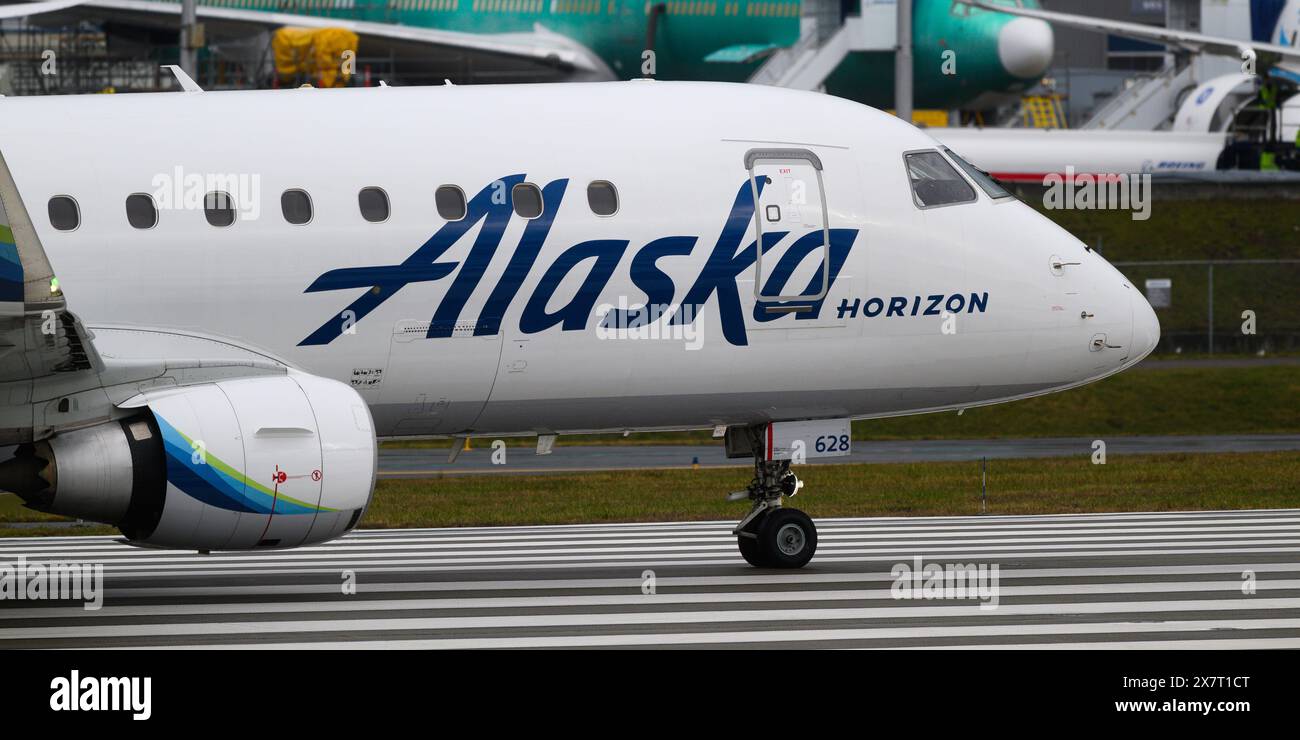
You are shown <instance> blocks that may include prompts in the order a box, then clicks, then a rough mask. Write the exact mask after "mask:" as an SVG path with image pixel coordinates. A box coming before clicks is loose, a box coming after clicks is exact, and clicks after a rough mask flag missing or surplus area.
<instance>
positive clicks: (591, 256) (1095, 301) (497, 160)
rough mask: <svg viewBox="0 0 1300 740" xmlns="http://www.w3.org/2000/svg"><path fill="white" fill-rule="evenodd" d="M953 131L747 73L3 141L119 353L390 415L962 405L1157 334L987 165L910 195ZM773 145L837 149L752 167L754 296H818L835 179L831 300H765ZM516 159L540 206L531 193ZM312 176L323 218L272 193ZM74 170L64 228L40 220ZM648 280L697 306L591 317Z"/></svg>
mask: <svg viewBox="0 0 1300 740" xmlns="http://www.w3.org/2000/svg"><path fill="white" fill-rule="evenodd" d="M938 148H939V147H938V145H937V144H936V143H935V141H934V140H933V139H931V138H930V137H929V136H927V135H926V134H924V133H923V132H921V131H919V130H917V129H915V128H913V127H912V126H910V125H906V124H904V123H902V122H900V121H898V120H896V119H894V118H893V117H891V116H889V115H886V114H883V113H881V112H879V111H876V110H873V109H870V108H866V107H864V106H860V105H857V104H854V103H850V102H846V101H844V100H841V99H837V98H834V97H830V96H824V95H817V94H810V93H799V92H791V91H785V90H778V89H773V88H766V87H758V86H741V85H719V84H696V83H659V82H628V83H598V84H571V85H569V84H566V85H537V86H483V87H443V88H380V89H344V90H311V89H303V90H289V91H261V92H229V93H188V94H187V93H172V94H152V95H129V96H113V95H102V96H80V97H62V98H47V99H13V98H9V99H4V100H0V152H3V155H4V158H5V161H6V163H7V165H8V167H9V169H10V170H11V172H12V176H13V179H14V181H15V182H16V184H17V186H18V190H19V192H20V193H21V195H22V198H23V201H24V202H25V203H26V204H27V207H28V210H29V211H30V212H31V214H32V218H33V221H34V222H35V226H36V231H37V233H38V235H39V237H40V240H41V242H42V244H43V245H44V248H45V251H46V252H47V254H48V256H49V260H50V263H51V265H52V267H53V270H54V272H55V274H56V275H57V277H58V279H59V281H60V284H61V286H62V289H63V291H64V293H65V294H66V295H67V296H68V301H69V308H70V309H71V310H72V311H74V312H76V314H77V315H78V316H80V317H81V319H82V321H83V322H84V323H85V324H86V325H87V326H88V327H90V328H91V329H92V330H95V329H96V328H99V329H100V331H97V332H96V335H97V338H96V344H97V346H99V349H100V351H101V352H102V353H104V354H106V355H114V354H119V353H120V354H134V355H140V354H144V355H148V354H149V353H150V352H151V351H155V352H156V353H157V354H163V353H175V352H177V351H183V340H181V339H177V338H176V337H177V336H180V335H191V334H200V335H205V336H211V337H216V338H219V339H222V340H224V341H227V342H229V343H230V344H234V345H238V346H241V347H246V348H248V349H251V350H253V351H254V352H256V353H259V354H264V355H266V356H269V357H273V358H276V359H279V360H282V361H284V362H286V363H289V364H292V365H294V366H296V367H298V368H301V369H303V370H305V371H307V372H310V373H314V374H318V375H322V376H325V377H329V378H334V379H338V380H341V381H343V382H345V383H349V384H351V385H352V386H353V387H354V388H355V389H356V390H357V391H358V393H360V395H361V396H362V398H363V399H364V400H365V402H366V403H367V404H368V405H369V407H370V409H371V412H372V414H373V417H374V420H375V429H376V432H377V433H378V435H379V436H383V437H390V436H403V435H454V434H471V433H472V434H476V435H479V434H482V435H488V434H491V435H508V434H531V433H566V432H589V431H619V430H629V429H630V430H649V429H682V428H701V427H710V426H715V425H722V424H743V423H759V422H764V421H771V420H792V419H814V418H838V417H846V416H847V417H853V418H868V417H883V416H893V415H903V414H910V413H918V412H927V411H936V410H944V409H960V408H966V407H970V406H977V405H982V404H989V403H996V402H999V401H1005V400H1010V399H1015V398H1021V397H1026V396H1030V395H1036V394H1041V393H1046V392H1051V391H1054V390H1060V389H1063V388H1067V387H1071V386H1075V385H1078V384H1082V383H1086V382H1089V381H1092V380H1095V379H1098V378H1100V377H1103V376H1105V375H1108V374H1111V373H1114V372H1116V371H1118V370H1121V369H1123V368H1125V367H1128V366H1130V365H1132V364H1134V363H1136V362H1137V361H1138V360H1139V359H1141V358H1142V357H1143V356H1145V355H1146V354H1147V353H1148V352H1149V351H1150V350H1151V349H1152V348H1153V347H1154V345H1155V343H1156V341H1157V339H1158V336H1159V328H1158V324H1157V322H1156V319H1155V316H1154V313H1153V312H1152V310H1151V308H1150V306H1149V305H1148V304H1147V302H1146V301H1145V300H1144V298H1143V297H1142V295H1141V294H1140V293H1139V292H1138V291H1137V290H1136V289H1134V287H1133V286H1132V285H1131V284H1130V283H1129V282H1128V281H1127V280H1126V279H1125V278H1124V276H1123V275H1121V274H1120V273H1119V272H1118V271H1116V270H1115V269H1114V268H1113V267H1111V266H1110V265H1109V264H1108V263H1107V262H1106V261H1105V260H1104V259H1102V257H1100V256H1099V255H1097V254H1096V253H1095V252H1092V251H1090V250H1088V249H1087V248H1086V246H1085V245H1084V244H1083V243H1081V242H1080V241H1079V240H1078V239H1076V238H1074V237H1073V236H1071V235H1070V234H1068V233H1067V232H1065V231H1063V230H1062V229H1060V228H1059V227H1057V226H1056V225H1054V224H1053V223H1051V222H1050V221H1049V220H1047V219H1046V218H1045V217H1043V216H1042V215H1040V214H1038V213H1037V212H1035V211H1034V210H1032V209H1031V208H1029V207H1027V206H1025V205H1024V204H1022V203H1020V202H1018V201H1015V200H1014V199H1001V200H994V199H992V198H990V197H988V195H987V194H986V193H985V192H984V191H982V190H981V189H980V188H978V187H976V185H975V183H973V182H972V183H971V188H972V189H973V190H974V191H975V192H976V193H977V196H978V197H977V199H976V200H974V201H972V202H965V203H958V204H954V205H947V206H942V207H934V208H921V207H919V206H918V205H917V201H916V200H915V199H914V196H913V191H912V188H911V186H910V184H909V177H908V171H907V167H906V165H905V162H904V153H906V152H913V151H918V150H936V149H938ZM756 151H757V152H760V157H761V156H762V155H761V153H762V152H767V153H768V154H769V155H770V156H773V157H775V156H776V155H774V154H772V153H773V152H781V151H796V152H801V153H804V154H801V155H800V156H804V155H806V154H807V153H811V154H813V155H814V156H815V158H816V160H818V162H819V163H820V165H821V170H820V172H819V173H818V172H814V170H813V169H807V170H806V171H802V172H795V173H789V172H786V171H785V170H783V169H782V166H781V165H780V164H779V163H778V164H776V165H765V164H763V163H762V161H760V162H759V164H757V165H756V166H757V167H759V168H763V167H776V169H770V170H768V171H770V172H773V173H776V174H777V176H776V178H775V182H774V184H768V185H767V188H768V190H766V191H764V192H765V193H766V195H764V193H759V208H758V209H757V210H758V211H759V213H758V216H757V217H758V218H760V219H766V220H765V221H764V222H763V233H764V234H765V237H764V239H765V243H767V242H768V241H770V242H771V244H770V245H769V250H768V251H766V252H765V253H764V254H763V258H762V270H763V275H762V282H763V284H764V285H765V286H768V287H772V288H773V290H771V291H765V293H767V294H769V295H779V294H780V295H815V294H816V293H818V292H819V291H817V290H816V288H817V287H820V285H819V284H818V283H817V281H816V280H815V279H814V276H815V275H817V274H818V270H820V269H822V268H821V264H822V262H821V260H822V252H821V251H820V248H818V247H816V246H814V247H813V248H812V249H811V251H809V252H808V256H807V258H805V259H797V258H796V256H792V257H791V258H790V260H789V261H788V262H782V256H783V255H785V254H793V253H791V252H790V248H791V246H792V245H795V244H796V243H801V244H803V245H809V244H813V243H814V242H815V244H820V243H821V241H820V240H821V238H822V236H821V235H822V234H823V224H822V223H821V218H822V216H821V214H820V213H818V211H819V210H820V209H819V206H820V204H821V203H822V202H824V205H825V209H824V212H825V217H826V219H827V221H828V223H825V224H824V226H825V227H826V228H827V230H828V231H829V234H830V237H831V248H830V260H829V263H830V268H831V274H832V277H833V281H832V283H831V285H830V287H829V291H828V294H827V295H826V296H825V298H824V299H823V300H820V301H805V303H807V304H809V305H813V306H814V310H813V311H807V312H803V313H778V312H769V311H768V310H767V308H766V304H764V306H759V307H758V310H757V311H756V299H755V295H754V292H755V290H754V285H755V265H754V264H753V263H754V260H753V256H754V254H753V252H754V250H753V249H752V246H751V245H752V244H753V243H754V242H755V239H756V236H755V223H754V219H755V214H754V210H755V208H754V206H753V196H754V193H755V188H754V186H753V185H752V184H751V180H750V170H749V169H748V168H747V166H746V155H747V154H749V153H751V152H756ZM778 158H779V157H778ZM796 169H798V167H796ZM217 174H219V175H235V176H236V181H238V182H242V183H244V185H243V186H242V187H244V188H245V191H244V192H242V193H240V194H239V196H238V197H237V198H236V200H239V199H241V198H247V197H249V196H255V200H253V201H249V202H250V203H252V207H251V209H250V210H248V211H246V212H243V213H241V214H240V215H241V217H240V218H238V219H236V221H235V222H234V223H233V224H232V225H230V226H227V227H219V226H213V225H210V224H209V223H208V221H207V219H206V218H205V214H204V212H203V209H202V207H201V204H199V207H194V205H195V203H194V199H193V198H192V195H193V192H194V191H193V189H194V187H198V188H199V190H201V191H205V192H206V190H208V189H210V187H209V184H208V183H205V182H202V179H203V178H205V177H207V176H210V175H217ZM783 174H788V175H789V177H788V178H786V179H787V180H788V181H785V182H783V181H782V175H783ZM818 174H820V177H817V175H818ZM187 177H188V178H191V180H190V181H187V179H186V178H187ZM194 177H198V178H200V179H199V181H193V178H194ZM963 177H964V175H963ZM239 178H243V179H242V180H240V179H239ZM805 179H806V181H805ZM598 181H607V182H609V183H612V184H613V185H614V186H615V187H616V189H617V194H618V210H617V212H616V213H615V214H614V215H612V216H599V215H596V214H595V213H594V212H593V210H592V208H591V207H590V206H589V203H588V197H587V188H588V185H589V183H592V182H598ZM796 181H798V182H803V183H804V184H803V185H800V184H798V182H796ZM524 182H526V183H534V184H536V186H537V187H538V188H540V189H541V190H542V192H543V196H544V198H543V201H544V212H543V214H542V216H541V217H540V218H537V219H533V220H529V219H526V218H523V217H521V216H519V215H516V214H515V213H513V212H512V211H511V209H512V207H513V205H514V204H513V199H512V192H513V191H512V189H513V186H514V185H515V184H518V183H524ZM764 182H766V181H764ZM442 185H455V186H458V187H459V188H461V189H462V190H463V191H464V194H465V196H466V199H467V200H468V201H469V207H468V210H469V214H468V216H467V217H466V219H465V220H463V221H447V220H445V219H443V218H442V217H440V216H439V213H438V211H437V209H436V208H435V199H434V192H435V189H436V188H438V187H439V186H442ZM805 186H807V187H811V188H815V191H814V192H813V193H812V199H811V200H808V197H807V194H804V193H802V192H797V191H798V190H799V189H800V188H802V187H805ZM367 187H377V188H382V189H383V191H384V192H385V193H386V194H387V197H388V200H389V202H390V215H389V217H388V219H387V220H386V221H383V222H381V223H372V222H369V221H367V220H365V219H364V218H363V217H362V215H361V212H360V209H359V206H358V193H359V191H361V190H362V189H363V188H367ZM294 189H301V190H303V191H306V192H307V193H308V194H309V195H310V200H311V203H312V217H311V220H310V222H309V223H306V224H301V225H295V224H291V223H289V222H288V221H287V220H286V218H285V217H284V215H282V212H281V195H282V193H283V192H285V191H287V190H294ZM163 191H167V192H163ZM135 193H141V194H149V195H151V196H152V197H153V198H154V199H155V201H156V202H158V203H159V205H160V209H159V217H158V221H157V224H156V226H154V227H153V228H149V229H139V228H133V227H132V226H131V225H130V224H129V223H128V220H127V215H126V209H125V201H126V199H127V197H128V196H130V195H131V194H135ZM168 193H170V194H171V195H176V196H179V198H178V199H177V200H179V202H176V203H172V204H170V205H172V206H173V207H171V208H168V207H164V206H165V205H167V204H165V201H166V200H167V198H168V197H169V195H168ZM61 195H62V196H70V197H71V198H73V199H74V200H75V201H76V204H77V207H78V210H79V224H78V226H77V228H75V229H74V230H69V231H60V230H57V229H56V228H54V226H53V225H52V224H51V220H50V219H49V218H48V217H47V214H46V204H47V203H48V202H49V201H50V199H51V198H52V197H55V196H61ZM187 200H189V201H190V203H189V206H190V207H186V204H185V201H187ZM773 205H775V206H777V210H776V211H769V210H768V208H769V206H773ZM782 209H784V210H782ZM243 216H248V217H247V218H245V217H243ZM772 216H775V217H776V218H771V217H772ZM462 232H463V233H462ZM809 235H814V236H809ZM800 239H805V241H804V242H800V241H799V240H800ZM807 239H812V240H814V241H813V242H809V241H807ZM746 247H750V249H749V253H748V255H746V253H745V251H744V250H745V248H746ZM782 265H784V266H785V268H792V272H790V274H789V276H788V279H787V280H785V281H783V284H778V283H781V282H782V281H779V280H778V281H774V282H771V281H770V279H771V276H772V274H773V273H774V272H777V273H779V272H780V271H781V270H782V269H783V268H782ZM787 271H789V269H788V270H787ZM769 282H770V283H771V284H770V285H769ZM809 286H812V288H813V290H807V288H808V287H809ZM309 288H310V289H311V290H309ZM646 303H651V304H661V303H662V304H666V305H668V306H671V307H672V308H673V309H675V310H679V311H690V312H692V313H693V316H692V317H691V318H692V319H693V321H692V322H691V323H690V324H688V325H678V326H676V327H673V326H670V325H661V326H659V327H658V328H659V331H658V332H657V333H658V334H660V335H668V338H663V337H662V336H661V338H645V337H643V338H631V337H628V336H619V335H617V333H616V332H610V331H607V330H605V329H603V328H602V321H603V320H602V318H601V317H600V316H599V315H598V314H599V313H601V309H602V307H607V306H615V307H618V306H620V304H621V305H622V306H624V307H636V306H639V305H642V304H646ZM683 307H684V308H683ZM664 323H667V324H671V321H669V322H664ZM110 327H117V328H122V327H141V328H146V327H147V331H141V332H124V331H110V330H108V329H109V328H110ZM169 330H175V332H176V335H175V336H172V335H170V334H169ZM611 333H613V334H614V335H613V336H611ZM646 333H651V332H649V331H648V330H647V332H646ZM431 335H432V336H431Z"/></svg>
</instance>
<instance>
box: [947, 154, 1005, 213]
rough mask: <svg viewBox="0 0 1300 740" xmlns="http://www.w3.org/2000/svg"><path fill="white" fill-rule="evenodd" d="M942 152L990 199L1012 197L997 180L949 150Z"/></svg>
mask: <svg viewBox="0 0 1300 740" xmlns="http://www.w3.org/2000/svg"><path fill="white" fill-rule="evenodd" d="M944 151H945V152H947V154H948V156H949V157H952V161H954V162H956V163H957V166H958V167H960V168H962V171H964V172H965V173H966V175H967V176H968V177H970V179H972V180H974V181H975V184H976V185H979V186H980V190H983V191H984V192H985V193H986V194H987V195H988V196H989V197H990V198H992V199H994V200H998V199H1001V198H1010V197H1012V195H1011V193H1010V192H1008V191H1007V189H1006V188H1004V187H1002V185H1001V184H999V183H998V181H997V180H994V179H993V177H992V176H991V175H989V173H987V172H985V171H984V170H981V169H980V168H978V167H976V166H975V165H973V164H971V163H970V162H967V161H966V160H964V159H962V158H961V157H959V156H957V153H956V152H954V151H953V150H951V149H948V148H946V147H945V148H944Z"/></svg>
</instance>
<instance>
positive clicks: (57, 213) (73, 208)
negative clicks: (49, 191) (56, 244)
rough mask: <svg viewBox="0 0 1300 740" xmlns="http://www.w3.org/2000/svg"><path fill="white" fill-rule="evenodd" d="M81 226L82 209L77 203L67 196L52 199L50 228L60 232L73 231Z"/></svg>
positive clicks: (57, 196)
mask: <svg viewBox="0 0 1300 740" xmlns="http://www.w3.org/2000/svg"><path fill="white" fill-rule="evenodd" d="M80 225H81V209H79V208H77V201H75V200H73V199H72V198H70V197H69V196H66V195H56V196H54V197H53V198H50V226H53V227H54V228H56V229H58V230H59V231H72V230H74V229H76V228H77V227H78V226H80Z"/></svg>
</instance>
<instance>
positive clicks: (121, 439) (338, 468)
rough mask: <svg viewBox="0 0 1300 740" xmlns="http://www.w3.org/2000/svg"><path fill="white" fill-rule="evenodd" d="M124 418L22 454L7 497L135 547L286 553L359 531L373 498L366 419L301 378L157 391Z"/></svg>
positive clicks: (357, 408) (6, 476)
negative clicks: (115, 534) (100, 525)
mask: <svg viewBox="0 0 1300 740" xmlns="http://www.w3.org/2000/svg"><path fill="white" fill-rule="evenodd" d="M119 409H121V410H122V411H125V412H126V415H125V416H124V417H123V418H120V419H117V420H115V421H111V422H107V423H103V424H98V425H95V426H91V427H87V428H83V429H77V430H73V431H66V432H61V433H59V434H57V435H55V436H53V437H50V438H48V439H44V440H41V441H39V442H36V443H34V444H26V445H22V446H20V447H19V448H18V450H17V452H16V453H15V456H14V457H13V458H12V459H10V460H8V461H6V462H5V463H3V464H0V488H4V489H6V490H10V491H13V492H15V493H17V494H18V495H20V496H22V497H23V499H24V500H25V501H26V502H27V505H28V506H30V507H31V508H34V509H37V510H39V511H45V512H49V513H51V514H59V515H62V516H70V517H77V518H80V519H88V520H91V521H97V522H104V523H106V524H111V525H113V526H116V527H117V528H118V529H120V530H121V531H122V534H124V535H125V536H126V538H127V539H128V540H129V541H131V542H132V543H133V544H138V545H143V546H152V547H168V548H184V549H196V550H243V549H251V548H287V547H296V546H299V545H304V544H310V543H315V542H324V541H326V540H329V539H332V538H334V537H337V536H338V535H340V534H343V533H344V532H346V531H348V530H349V529H352V528H353V527H354V526H356V524H357V522H358V521H359V520H360V519H361V516H362V515H363V514H364V513H365V510H366V507H367V506H368V505H369V503H370V496H371V493H372V492H373V491H374V484H375V466H376V460H377V451H376V445H375V433H374V426H373V424H372V422H371V418H370V412H369V410H368V409H367V408H366V405H365V403H364V402H363V401H362V399H361V397H360V396H359V395H357V393H356V391H354V390H353V389H352V388H350V387H349V386H347V385H344V384H342V383H339V382H336V381H333V380H327V379H325V378H321V377H317V376H314V375H308V374H304V373H299V372H290V373H289V374H287V375H278V376H263V377H255V378H243V379H233V380H221V381H218V382H213V383H205V384H200V385H188V386H181V387H174V388H163V389H151V390H147V391H144V392H143V393H141V394H140V395H139V396H137V397H135V398H133V399H132V400H131V401H128V402H127V403H126V404H123V405H121V406H119Z"/></svg>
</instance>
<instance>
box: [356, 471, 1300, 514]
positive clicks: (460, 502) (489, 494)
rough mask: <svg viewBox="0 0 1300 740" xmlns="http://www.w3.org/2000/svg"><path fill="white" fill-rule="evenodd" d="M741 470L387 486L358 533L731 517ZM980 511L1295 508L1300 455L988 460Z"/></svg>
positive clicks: (827, 482)
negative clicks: (1099, 461) (730, 496)
mask: <svg viewBox="0 0 1300 740" xmlns="http://www.w3.org/2000/svg"><path fill="white" fill-rule="evenodd" d="M799 472H800V475H801V476H802V477H803V478H804V480H805V481H806V483H807V485H806V487H805V489H804V490H805V493H804V494H802V495H800V496H799V497H798V498H797V499H796V500H795V504H796V505H797V506H798V507H799V508H802V509H804V510H805V511H807V512H808V513H809V514H810V515H812V516H814V517H836V516H923V515H965V514H977V513H979V485H980V471H979V464H978V463H975V462H970V463H907V464H891V465H856V464H855V465H824V466H811V467H804V468H801V469H800V471H799ZM747 482H748V471H747V470H737V469H721V470H720V469H701V470H670V471H626V472H617V473H584V474H575V475H546V476H510V477H504V476H503V477H498V476H465V477H457V478H442V479H435V480H425V481H406V480H385V481H381V482H380V484H379V487H378V489H377V490H376V492H375V499H374V501H373V503H372V504H371V507H370V510H369V512H368V513H367V514H366V517H365V519H364V520H363V521H362V526H364V527H454V526H488V525H517V524H572V523H587V522H627V521H692V520H707V519H724V520H725V519H739V518H740V516H741V515H743V513H744V509H745V507H744V504H738V503H733V502H727V501H725V500H724V498H723V496H724V494H725V493H726V492H728V491H731V490H735V489H738V488H743V487H744V485H745V483H747ZM988 490H989V495H988V513H990V514H1043V513H1075V512H1097V511H1178V510H1196V509H1261V508H1291V507H1297V506H1300V453H1256V454H1213V455H1152V456H1132V457H1129V456H1123V457H1111V458H1110V460H1109V462H1108V464H1106V465H1093V464H1092V463H1091V462H1090V459H1089V457H1088V456H1087V455H1081V456H1079V457H1077V458H1058V459H1048V460H996V461H992V462H990V463H989V475H988Z"/></svg>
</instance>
